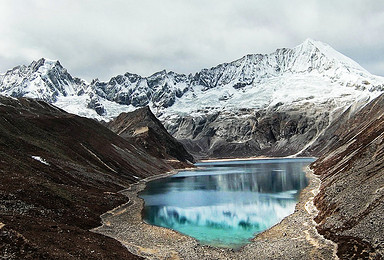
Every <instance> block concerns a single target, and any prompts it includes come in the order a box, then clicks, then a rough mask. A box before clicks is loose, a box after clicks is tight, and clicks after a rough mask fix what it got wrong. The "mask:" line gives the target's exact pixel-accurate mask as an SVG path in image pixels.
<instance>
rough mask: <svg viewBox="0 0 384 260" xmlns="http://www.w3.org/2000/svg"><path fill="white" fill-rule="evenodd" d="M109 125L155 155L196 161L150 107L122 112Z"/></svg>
mask: <svg viewBox="0 0 384 260" xmlns="http://www.w3.org/2000/svg"><path fill="white" fill-rule="evenodd" d="M107 126H108V127H109V128H110V129H111V130H112V131H114V132H115V133H117V134H118V135H120V136H121V137H123V138H125V139H127V140H134V142H135V143H136V144H137V145H139V146H140V147H142V148H143V149H144V150H146V151H147V152H148V153H149V154H151V155H153V156H155V157H158V158H162V159H177V160H179V161H181V162H194V161H195V160H194V158H193V157H192V156H191V155H190V154H189V153H188V152H187V151H186V150H185V148H184V147H183V145H182V144H181V143H179V142H178V141H177V140H176V139H175V138H174V137H172V136H171V135H170V134H169V133H168V132H167V130H166V129H165V128H164V126H163V125H162V124H161V123H160V121H159V120H158V119H157V118H156V117H155V116H154V115H153V113H152V112H151V110H150V109H149V107H143V108H140V109H137V110H135V111H133V112H130V113H122V114H120V115H119V116H118V117H117V118H116V119H114V120H112V121H111V122H109V123H108V124H107Z"/></svg>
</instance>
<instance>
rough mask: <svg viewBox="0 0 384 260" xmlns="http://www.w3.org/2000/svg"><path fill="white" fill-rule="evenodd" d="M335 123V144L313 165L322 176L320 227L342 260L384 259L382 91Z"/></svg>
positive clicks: (319, 198) (333, 141)
mask: <svg viewBox="0 0 384 260" xmlns="http://www.w3.org/2000/svg"><path fill="white" fill-rule="evenodd" d="M348 112H350V111H347V112H346V113H345V114H344V116H343V118H344V119H343V124H337V125H338V127H337V129H335V131H334V134H333V138H332V144H331V147H330V148H328V149H327V152H326V153H325V155H324V156H323V157H321V158H320V159H319V160H317V161H316V162H315V163H314V164H313V165H312V166H313V168H314V169H315V173H316V174H318V175H320V178H321V180H322V184H321V189H320V193H319V194H318V195H317V196H316V198H315V204H316V206H317V208H318V209H319V210H320V213H319V215H318V216H317V218H316V221H317V222H318V223H319V226H318V230H319V232H320V233H321V234H323V235H324V236H325V237H326V238H328V239H331V240H333V241H335V242H336V243H337V244H338V253H337V254H338V256H339V257H340V258H341V259H383V258H384V233H383V223H384V217H383V212H384V188H383V187H384V186H383V185H384V168H383V165H384V152H383V151H384V120H383V119H384V118H383V114H384V95H381V96H380V97H378V98H377V99H375V100H374V101H372V102H371V103H369V104H368V105H367V106H365V107H364V108H363V109H362V110H361V111H359V112H358V113H356V114H355V115H353V116H350V117H348V116H347V115H348V114H349V113H348Z"/></svg>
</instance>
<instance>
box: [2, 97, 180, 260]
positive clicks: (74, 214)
mask: <svg viewBox="0 0 384 260" xmlns="http://www.w3.org/2000/svg"><path fill="white" fill-rule="evenodd" d="M171 169H173V168H172V167H171V166H170V165H169V164H168V163H167V162H166V161H165V160H162V159H159V158H157V157H153V156H151V155H150V154H148V153H147V152H146V150H144V149H142V148H141V147H140V146H138V145H136V144H135V143H133V142H130V141H128V140H126V139H124V138H122V137H120V136H118V135H116V134H115V133H113V132H112V131H110V130H109V129H107V128H106V127H104V126H102V125H100V124H99V123H98V122H96V121H94V120H92V119H87V118H81V117H79V116H75V115H72V114H68V113H66V112H64V111H63V110H61V109H58V108H56V107H54V106H52V105H50V104H47V103H45V102H43V101H36V100H33V99H24V98H23V99H12V98H5V97H2V96H0V200H1V206H0V255H1V256H2V257H5V259H7V258H10V259H68V258H80V259H138V257H136V256H134V255H132V254H131V253H129V252H128V251H127V250H126V249H125V248H124V247H123V246H122V245H121V244H120V243H118V242H117V241H115V240H113V239H110V238H107V237H104V236H101V235H99V234H95V233H93V232H90V231H89V230H90V229H91V228H94V227H96V226H98V225H99V224H100V218H99V216H100V215H101V214H102V213H104V212H106V211H108V210H110V209H112V208H114V207H116V206H118V205H120V204H122V203H125V202H126V200H127V199H126V198H125V197H124V196H123V195H121V194H119V193H117V192H118V191H119V190H122V189H124V188H125V187H127V185H129V184H130V183H133V182H136V181H137V180H139V179H142V178H145V177H147V176H152V175H155V174H160V173H164V172H166V171H169V170H171ZM3 224H5V226H3Z"/></svg>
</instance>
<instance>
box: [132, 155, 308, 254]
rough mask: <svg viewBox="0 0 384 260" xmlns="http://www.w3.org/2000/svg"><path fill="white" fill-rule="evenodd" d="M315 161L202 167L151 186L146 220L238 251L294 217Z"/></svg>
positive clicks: (215, 163) (250, 161)
mask: <svg viewBox="0 0 384 260" xmlns="http://www.w3.org/2000/svg"><path fill="white" fill-rule="evenodd" d="M313 160H314V159H312V158H300V159H298V158H295V159H268V160H248V161H240V160H239V161H229V162H207V163H198V164H196V166H199V167H200V168H199V169H198V170H194V171H182V172H179V173H178V174H176V175H174V176H171V177H168V178H164V179H159V180H155V181H152V182H149V183H148V185H147V187H146V189H145V190H144V191H143V192H142V193H141V194H140V197H142V198H143V199H144V200H145V207H144V220H145V221H146V222H147V223H150V224H153V225H156V226H161V227H166V228H171V229H174V230H176V231H179V232H181V233H183V234H186V235H188V236H191V237H194V238H196V239H197V240H199V241H200V242H201V243H202V244H209V245H213V246H219V247H230V248H238V247H240V246H242V245H244V244H246V243H248V242H249V239H250V238H252V237H254V235H255V234H257V233H260V232H262V231H264V230H266V229H268V228H270V227H271V226H273V225H274V224H276V223H278V222H279V221H281V220H282V219H283V218H284V217H286V216H288V215H289V214H291V213H293V211H294V209H295V205H296V203H297V200H298V194H299V193H300V191H301V190H302V189H303V188H305V187H306V186H307V184H308V183H307V179H306V177H305V173H304V172H303V169H304V167H305V166H307V165H308V164H309V163H311V162H312V161H313Z"/></svg>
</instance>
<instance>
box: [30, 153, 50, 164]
mask: <svg viewBox="0 0 384 260" xmlns="http://www.w3.org/2000/svg"><path fill="white" fill-rule="evenodd" d="M31 157H32V159H35V160H36V161H39V162H41V163H42V164H45V165H48V166H49V165H50V164H49V163H47V161H46V160H44V159H43V158H41V157H40V156H36V155H33V156H31Z"/></svg>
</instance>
